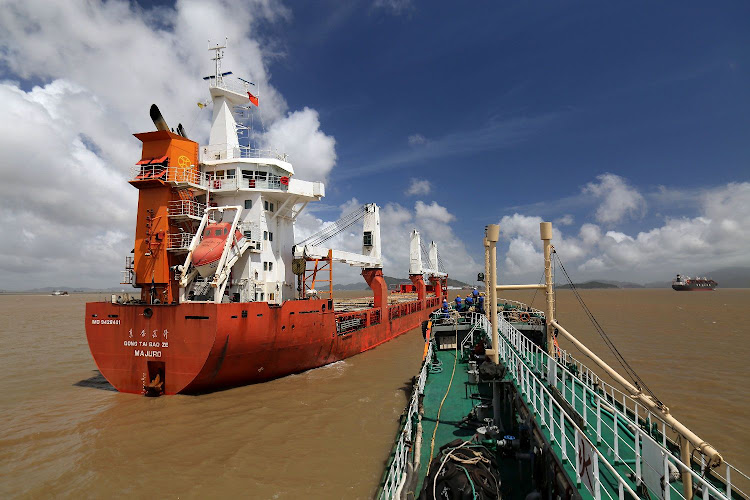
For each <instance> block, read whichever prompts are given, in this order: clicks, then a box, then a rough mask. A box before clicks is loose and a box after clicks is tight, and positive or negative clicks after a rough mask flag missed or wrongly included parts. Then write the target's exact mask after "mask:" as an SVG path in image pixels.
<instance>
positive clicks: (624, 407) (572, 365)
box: [521, 334, 750, 498]
mask: <svg viewBox="0 0 750 500" xmlns="http://www.w3.org/2000/svg"><path fill="white" fill-rule="evenodd" d="M521 337H523V340H522V342H525V343H527V344H533V342H531V341H530V340H529V339H528V337H526V336H525V335H523V334H521ZM533 345H534V346H535V347H536V348H537V349H539V350H541V351H543V350H542V349H540V348H539V347H538V346H536V344H533ZM557 352H558V356H557V358H558V364H559V365H562V366H565V367H566V371H567V373H569V374H573V373H575V374H576V375H575V377H576V378H577V379H578V380H579V381H581V382H582V383H584V384H585V385H586V386H588V387H589V388H590V389H591V390H593V391H596V392H598V393H600V394H602V395H603V397H604V398H605V399H606V401H607V404H609V405H611V406H617V407H618V408H620V411H621V413H622V414H624V415H627V416H628V418H629V420H630V421H631V422H632V423H633V425H635V422H636V421H639V422H640V423H639V426H641V427H647V428H648V429H651V433H652V434H656V436H657V438H659V437H660V438H661V439H662V441H663V442H664V447H666V446H667V445H666V439H664V438H665V437H668V438H669V439H671V440H672V441H673V442H677V440H678V439H679V433H678V432H677V431H676V430H675V429H674V427H673V426H672V425H671V424H669V423H667V422H665V421H664V420H663V419H662V418H661V417H660V416H659V414H658V413H654V412H652V411H651V410H650V409H649V408H647V407H645V406H643V405H642V404H641V403H639V402H638V401H637V400H635V399H633V398H632V397H631V395H630V394H626V393H624V392H623V391H622V390H620V389H618V388H617V387H615V386H613V385H612V384H610V383H609V382H607V381H606V380H604V379H602V378H601V377H600V376H599V375H598V374H597V373H596V372H594V371H593V370H591V369H590V368H589V367H588V366H587V365H586V364H585V363H583V362H581V361H580V360H578V359H576V358H575V357H574V356H573V355H572V354H570V353H569V352H568V351H566V350H565V349H562V348H559V347H558V348H557ZM544 356H547V353H546V352H545V353H544ZM655 431H658V432H655ZM659 434H661V436H659ZM700 458H701V461H702V463H701V469H702V470H703V469H705V463H704V461H705V457H704V456H703V455H702V454H701V457H700ZM732 471H734V472H732ZM710 473H711V474H712V475H714V476H716V477H720V478H721V479H722V480H723V481H724V482H725V483H726V485H727V492H728V495H729V493H731V491H732V490H733V489H734V490H735V491H737V492H739V493H740V494H741V495H742V496H743V497H744V498H750V495H748V493H747V492H748V491H750V477H748V475H747V474H745V473H744V472H742V471H740V470H739V469H737V468H736V467H734V466H733V465H732V464H730V463H729V462H727V461H726V460H724V461H723V462H722V463H721V464H720V465H719V466H718V467H716V468H715V469H713V470H712V471H710ZM732 477H735V479H734V481H735V482H734V483H733V482H732V481H733V479H732ZM737 479H739V483H740V484H741V486H740V484H737Z"/></svg>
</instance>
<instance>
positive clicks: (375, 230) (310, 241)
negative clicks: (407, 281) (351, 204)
mask: <svg viewBox="0 0 750 500" xmlns="http://www.w3.org/2000/svg"><path fill="white" fill-rule="evenodd" d="M360 220H364V224H363V228H362V253H361V254H358V253H354V252H346V251H343V250H333V249H329V248H326V247H323V246H321V243H324V242H325V241H327V240H329V239H331V238H333V237H334V236H336V235H337V234H341V233H342V232H343V231H345V230H346V229H347V228H349V227H350V226H352V225H353V224H355V223H357V222H359V221H360ZM292 252H293V254H294V258H295V259H306V260H314V259H318V260H321V259H327V258H329V254H330V258H331V259H332V260H334V261H336V262H343V263H345V264H349V265H350V266H355V267H361V268H366V269H382V268H383V259H382V257H381V254H380V207H378V206H377V205H376V204H374V203H370V204H367V205H363V206H362V207H360V208H358V209H357V210H355V211H353V212H351V213H349V214H347V215H345V216H344V217H342V218H341V219H339V220H337V221H336V222H334V223H332V224H329V225H328V226H326V227H324V228H323V229H321V230H320V231H318V232H317V233H315V234H313V235H312V236H310V237H308V238H306V239H305V240H303V241H301V242H299V243H297V244H295V245H294V248H293V249H292Z"/></svg>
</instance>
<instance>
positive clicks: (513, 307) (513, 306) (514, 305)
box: [497, 298, 544, 319]
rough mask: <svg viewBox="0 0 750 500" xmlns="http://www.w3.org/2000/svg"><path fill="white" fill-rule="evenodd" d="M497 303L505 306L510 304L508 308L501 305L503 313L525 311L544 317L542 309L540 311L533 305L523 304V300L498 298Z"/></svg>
mask: <svg viewBox="0 0 750 500" xmlns="http://www.w3.org/2000/svg"><path fill="white" fill-rule="evenodd" d="M497 303H498V306H505V305H508V306H510V308H508V309H505V308H504V307H503V311H502V312H503V313H504V314H505V315H507V314H511V313H514V312H515V313H521V312H527V313H529V314H533V315H536V316H539V317H540V318H542V319H543V318H544V311H541V310H539V309H535V308H533V307H530V306H528V305H526V304H524V303H523V302H519V301H517V300H511V299H502V298H498V299H497Z"/></svg>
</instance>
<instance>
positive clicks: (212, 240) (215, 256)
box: [193, 222, 242, 267]
mask: <svg viewBox="0 0 750 500" xmlns="http://www.w3.org/2000/svg"><path fill="white" fill-rule="evenodd" d="M230 229H232V224H230V223H228V222H219V223H214V224H208V225H207V226H206V227H205V229H203V235H202V236H201V242H200V243H198V246H197V247H196V248H195V250H193V265H195V266H196V267H198V266H203V265H206V264H210V263H212V262H215V261H217V260H219V259H220V258H221V252H222V251H223V250H224V242H225V241H226V240H227V236H229V230H230ZM234 235H235V237H236V239H237V240H239V239H240V238H242V233H240V232H239V231H238V230H235V231H234ZM232 245H234V242H232Z"/></svg>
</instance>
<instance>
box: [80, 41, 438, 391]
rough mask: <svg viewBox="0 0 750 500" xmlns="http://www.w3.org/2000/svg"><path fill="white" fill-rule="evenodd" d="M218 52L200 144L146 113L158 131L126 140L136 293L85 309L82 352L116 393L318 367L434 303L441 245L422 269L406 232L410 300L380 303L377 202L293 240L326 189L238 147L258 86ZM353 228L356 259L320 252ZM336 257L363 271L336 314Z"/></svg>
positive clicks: (398, 329)
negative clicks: (135, 157)
mask: <svg viewBox="0 0 750 500" xmlns="http://www.w3.org/2000/svg"><path fill="white" fill-rule="evenodd" d="M224 48H225V47H223V46H214V47H211V48H210V50H212V51H213V52H214V58H213V61H214V62H215V66H214V74H213V75H211V76H209V77H206V78H205V79H206V80H207V81H208V86H209V91H210V95H211V100H212V102H213V117H212V126H211V132H210V139H209V143H208V144H207V145H204V146H200V145H199V144H198V143H196V142H194V141H192V140H190V139H188V138H187V134H186V132H185V130H184V129H183V127H182V125H178V127H177V129H175V130H176V132H175V130H172V129H170V128H169V127H168V126H167V123H166V121H165V120H164V118H163V117H162V116H161V113H160V112H159V110H158V108H157V107H156V106H155V105H154V106H152V108H151V117H152V119H153V121H154V123H155V125H156V127H157V131H155V132H146V133H140V134H135V137H137V138H138V139H140V140H141V142H142V143H143V150H142V155H141V159H140V161H138V162H137V164H136V167H135V169H134V172H133V176H132V178H131V180H130V184H132V185H133V186H134V187H136V188H137V189H138V191H139V198H138V213H137V222H136V235H135V247H134V249H133V255H132V256H131V257H128V258H127V259H126V269H125V272H124V274H125V279H124V280H123V283H127V284H132V285H133V286H134V287H135V288H138V289H140V294H139V296H134V297H132V298H131V297H129V296H127V295H124V296H113V297H112V300H111V301H108V302H93V303H88V304H87V306H86V335H87V338H88V342H89V347H90V349H91V353H92V355H93V357H94V359H95V361H96V364H97V366H98V367H99V370H100V371H101V373H102V375H103V376H104V377H105V378H106V379H107V380H108V381H109V382H110V383H111V384H112V385H113V386H114V387H115V388H116V389H117V390H119V391H123V392H131V393H145V394H149V395H158V394H175V393H180V392H202V391H209V390H214V389H219V388H225V387H231V386H237V385H242V384H247V383H253V382H260V381H263V380H268V379H271V378H275V377H280V376H283V375H287V374H290V373H296V372H300V371H303V370H307V369H310V368H314V367H317V366H322V365H324V364H328V363H332V362H335V361H338V360H341V359H344V358H347V357H350V356H353V355H355V354H358V353H360V352H363V351H365V350H368V349H370V348H373V347H375V346H377V345H378V344H380V343H383V342H386V341H387V340H390V339H392V338H393V337H396V336H397V335H400V334H401V333H404V332H406V331H409V330H411V329H413V328H416V327H418V326H420V325H421V324H422V322H423V321H425V320H426V318H427V317H428V316H429V314H430V312H432V311H433V310H435V309H436V308H437V307H438V305H439V304H440V302H441V301H442V299H443V298H444V294H445V289H446V287H445V282H446V278H447V275H446V274H445V273H444V272H442V270H440V271H439V270H438V256H437V247H436V246H435V244H434V243H433V245H432V247H433V248H431V250H430V255H429V256H427V258H428V259H430V260H429V262H430V264H428V265H426V266H422V264H421V254H420V251H419V248H420V246H421V243H420V242H419V234H418V233H417V232H416V231H415V232H413V233H412V254H414V252H415V251H416V252H417V253H418V254H420V255H419V256H418V258H417V257H414V256H413V255H412V265H411V266H410V279H411V281H412V282H413V283H414V285H415V287H416V290H417V297H416V300H405V299H404V298H400V299H398V300H397V301H394V303H390V302H389V296H388V291H387V286H386V283H385V280H384V278H383V271H382V258H381V241H380V214H379V208H378V207H377V205H375V204H367V205H364V206H362V207H360V208H358V209H357V210H355V211H354V212H352V213H350V214H347V216H345V218H344V219H343V221H344V222H341V221H337V222H336V223H334V224H331V225H329V226H326V227H325V228H323V229H322V230H321V231H319V232H318V233H316V234H314V235H312V236H310V237H308V238H307V239H306V240H304V241H301V242H298V243H297V244H296V245H295V233H294V222H295V220H296V218H297V217H298V215H299V214H300V213H301V212H302V210H303V209H304V208H305V206H306V205H307V204H308V203H309V202H314V201H319V200H320V199H321V198H322V197H324V196H325V186H324V184H323V183H322V182H311V181H304V180H299V179H296V178H295V177H294V175H295V172H294V168H293V166H292V164H291V163H290V161H289V159H288V158H287V156H286V155H285V154H283V153H279V152H277V151H271V150H261V149H256V148H252V147H251V146H250V145H249V144H242V143H241V140H240V138H241V137H243V132H244V134H247V135H250V134H251V133H252V131H251V130H248V128H247V126H246V125H245V124H244V123H243V122H242V120H238V116H241V115H246V114H247V113H249V112H250V111H251V110H252V109H253V107H254V106H258V104H259V101H258V92H257V91H256V89H255V86H254V85H253V84H252V83H250V82H248V81H247V80H243V79H239V78H237V79H235V78H234V77H230V75H231V74H232V73H231V72H222V69H221V59H222V56H223V50H224ZM359 221H361V222H362V247H361V252H360V253H356V252H351V251H340V250H335V249H331V248H326V247H324V246H322V244H323V243H325V242H326V241H328V240H330V238H331V236H332V235H334V234H335V233H337V232H341V231H342V230H344V229H347V228H351V227H352V225H353V224H355V223H357V222H359ZM349 230H351V229H349ZM334 262H339V263H346V264H348V265H352V266H357V267H361V268H362V276H363V277H364V279H365V280H366V281H367V283H368V285H369V286H370V288H371V290H372V291H373V297H372V300H371V303H369V304H367V305H366V306H364V307H363V306H361V305H360V306H359V307H357V306H355V305H352V304H350V305H349V307H347V308H346V309H347V310H345V311H342V310H340V308H339V307H336V305H335V302H334V299H333V293H332V282H333V279H332V268H333V264H334ZM415 263H418V264H415ZM425 279H427V280H428V281H430V282H431V283H432V285H433V288H434V293H432V294H430V295H428V293H427V291H426V285H425ZM391 300H393V298H391Z"/></svg>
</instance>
